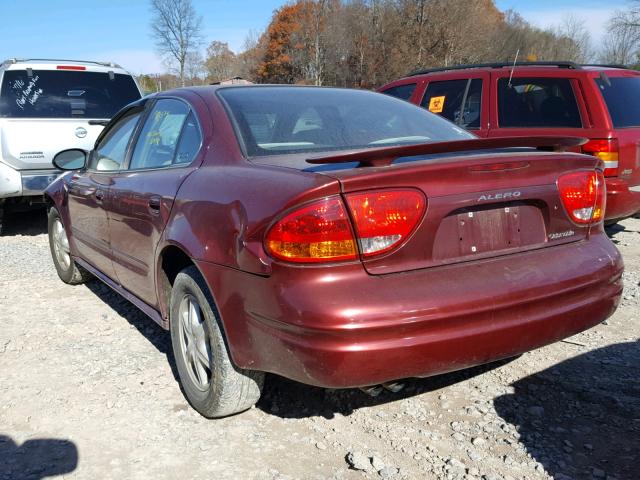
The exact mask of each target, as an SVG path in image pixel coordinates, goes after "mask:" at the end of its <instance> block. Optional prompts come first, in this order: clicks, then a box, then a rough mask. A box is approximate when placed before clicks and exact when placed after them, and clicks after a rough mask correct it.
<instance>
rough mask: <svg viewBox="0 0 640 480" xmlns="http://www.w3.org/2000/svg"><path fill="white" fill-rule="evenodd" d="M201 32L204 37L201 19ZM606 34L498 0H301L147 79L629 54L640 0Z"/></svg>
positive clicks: (369, 82)
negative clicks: (524, 12)
mask: <svg viewBox="0 0 640 480" xmlns="http://www.w3.org/2000/svg"><path fill="white" fill-rule="evenodd" d="M159 2H163V3H164V4H165V6H166V5H169V4H171V2H173V3H175V4H178V6H180V8H181V9H182V11H183V12H184V11H187V12H188V13H189V15H191V16H192V17H193V18H190V19H189V21H184V22H183V24H184V25H191V26H193V25H196V26H197V25H198V24H199V22H200V25H201V19H199V17H197V14H196V13H195V11H193V7H191V10H189V9H185V7H184V4H185V3H186V4H188V5H191V0H153V4H154V5H157V4H159ZM165 17H167V18H174V17H172V16H170V15H165ZM162 18H163V17H162V16H158V15H156V16H155V17H154V23H153V24H152V29H153V31H154V34H155V35H156V37H155V38H156V40H157V41H158V45H159V48H160V50H161V51H162V52H164V53H165V54H166V53H167V52H169V56H171V54H172V51H179V50H180V48H175V47H174V48H173V49H170V48H168V47H167V45H166V44H167V41H166V40H167V38H168V37H169V36H170V34H171V31H172V30H171V29H169V34H167V33H166V32H165V34H164V35H158V32H159V31H160V32H161V31H162V28H160V27H159V26H158V23H159V20H160V23H161V21H162ZM173 30H176V28H173ZM192 33H193V37H194V39H196V40H198V39H200V37H199V35H200V31H199V30H198V29H197V28H196V30H195V31H194V32H192ZM177 38H179V36H178V37H177ZM185 43H189V42H185V41H184V39H183V41H182V45H184V44H185ZM602 44H603V46H602V48H601V49H598V50H596V49H594V48H593V47H592V42H591V39H590V35H589V32H588V30H587V28H586V26H585V24H584V23H583V22H582V21H580V20H578V19H577V18H575V17H571V16H569V17H565V18H564V19H563V21H562V22H561V24H560V25H556V26H553V27H549V28H539V27H536V26H534V25H532V24H531V23H529V22H528V21H527V20H526V19H525V18H523V17H522V16H521V15H520V14H519V13H517V12H516V11H514V10H507V11H504V12H503V11H500V10H499V9H498V8H497V7H496V5H495V3H494V1H493V0H291V1H289V2H287V3H286V4H284V5H283V6H282V7H280V8H278V9H277V10H275V11H274V12H273V16H272V18H271V21H270V23H269V25H268V26H267V28H266V29H265V30H264V31H263V32H252V33H251V34H249V35H248V36H247V38H246V40H245V44H244V48H243V51H242V52H240V53H235V52H233V51H232V50H231V49H230V48H229V45H228V44H227V43H225V42H223V41H221V40H215V41H213V42H211V43H210V44H209V45H208V47H207V48H206V52H205V55H204V56H201V55H199V54H197V51H198V49H197V48H192V47H193V45H194V43H193V42H192V43H191V46H189V47H188V48H187V49H186V50H185V51H183V52H182V56H177V55H174V56H173V59H174V63H175V60H178V62H177V63H178V64H179V65H180V68H178V69H176V73H178V75H175V74H174V75H171V74H168V75H165V76H164V79H163V78H155V79H154V78H148V79H145V78H143V79H142V80H143V81H149V82H155V83H156V85H155V86H156V88H157V87H158V85H157V82H158V80H159V81H160V82H162V80H164V85H162V88H170V87H173V86H176V85H174V84H180V83H183V84H202V83H212V82H218V81H222V80H225V79H228V78H232V77H235V76H239V77H242V78H245V79H247V80H250V81H253V82H256V83H300V84H311V85H337V86H345V87H359V88H373V87H376V86H380V85H382V84H384V83H386V82H388V81H390V80H393V79H396V78H398V77H401V76H404V75H406V74H408V73H409V72H411V71H414V70H418V69H422V68H428V67H443V66H444V67H446V66H451V65H457V64H468V63H483V62H501V61H503V62H511V61H514V60H515V59H516V56H517V59H518V60H519V61H527V60H529V61H543V60H566V61H575V62H578V63H586V62H592V61H596V60H598V61H602V62H604V63H625V64H628V63H633V62H635V61H636V58H637V56H638V55H637V54H638V50H639V48H640V1H636V2H635V3H634V4H633V5H632V6H631V7H630V8H629V9H628V10H626V11H620V12H616V13H615V14H614V15H613V16H612V19H611V20H610V24H609V33H608V34H607V35H606V36H605V38H604V40H603V42H602ZM163 46H164V48H161V47H163ZM179 46H180V44H178V47H179ZM176 76H177V77H178V78H176ZM152 89H155V88H152Z"/></svg>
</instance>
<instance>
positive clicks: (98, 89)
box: [0, 70, 140, 118]
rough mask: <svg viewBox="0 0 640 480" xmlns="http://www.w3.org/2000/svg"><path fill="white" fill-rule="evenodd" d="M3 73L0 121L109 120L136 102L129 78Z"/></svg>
mask: <svg viewBox="0 0 640 480" xmlns="http://www.w3.org/2000/svg"><path fill="white" fill-rule="evenodd" d="M30 73H31V75H29V72H27V71H26V70H7V71H5V72H4V76H3V79H2V88H1V89H0V117H12V118H111V117H112V116H113V115H114V114H115V113H116V112H117V111H118V110H120V109H121V108H122V107H124V106H125V105H127V104H128V103H131V102H132V101H134V100H137V99H139V98H140V92H139V91H138V88H137V87H136V84H135V82H134V81H133V78H132V77H131V76H130V75H123V74H115V75H114V74H111V78H110V74H109V73H106V72H105V73H101V72H74V71H57V70H32V71H31V72H30Z"/></svg>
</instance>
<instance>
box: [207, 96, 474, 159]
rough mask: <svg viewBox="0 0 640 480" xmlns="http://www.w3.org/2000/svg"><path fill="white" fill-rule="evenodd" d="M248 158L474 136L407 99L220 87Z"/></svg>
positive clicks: (461, 138) (462, 138)
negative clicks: (406, 100)
mask: <svg viewBox="0 0 640 480" xmlns="http://www.w3.org/2000/svg"><path fill="white" fill-rule="evenodd" d="M218 95H219V96H220V97H221V98H222V100H223V102H224V103H225V105H226V107H227V111H228V114H229V115H230V117H231V118H232V119H233V123H234V125H235V126H236V127H237V128H236V131H237V135H238V139H239V140H240V143H241V145H242V146H243V147H244V149H245V153H246V154H247V156H248V157H259V156H266V155H282V154H287V153H301V152H324V151H332V150H348V149H355V148H379V147H383V146H393V145H408V144H418V143H427V142H440V141H447V140H464V139H469V138H474V136H473V135H472V134H470V133H468V132H465V131H464V130H463V129H461V128H459V127H457V126H456V125H453V124H451V123H450V122H448V121H446V120H444V119H442V118H439V117H437V116H435V115H431V114H429V113H428V112H426V111H424V110H423V109H422V108H420V107H418V106H416V105H412V104H411V103H408V102H403V101H400V100H398V99H396V98H392V97H389V96H387V95H381V94H379V93H373V92H367V91H363V90H347V89H338V88H314V87H277V86H269V87H229V88H222V89H220V90H218Z"/></svg>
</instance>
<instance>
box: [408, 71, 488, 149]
mask: <svg viewBox="0 0 640 480" xmlns="http://www.w3.org/2000/svg"><path fill="white" fill-rule="evenodd" d="M488 84H489V74H487V73H485V72H473V73H471V74H469V73H467V74H466V75H465V74H456V75H447V77H446V78H443V79H440V78H438V77H436V78H429V81H428V83H427V85H426V88H425V90H424V94H423V95H422V100H419V104H420V106H421V107H423V108H425V109H427V110H429V111H430V112H432V113H435V114H437V115H440V116H442V117H444V118H446V119H447V120H450V121H452V122H453V123H455V124H456V125H459V126H460V127H462V128H465V129H467V130H469V131H471V132H473V133H474V134H476V135H478V136H480V137H485V136H487V135H488V131H489V128H488V127H489V88H488V87H489V85H488Z"/></svg>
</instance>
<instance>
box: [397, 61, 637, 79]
mask: <svg viewBox="0 0 640 480" xmlns="http://www.w3.org/2000/svg"><path fill="white" fill-rule="evenodd" d="M505 67H558V68H568V69H571V70H580V69H581V68H582V67H603V68H627V67H625V66H624V65H605V64H598V63H588V64H579V63H575V62H568V61H567V62H565V61H539V62H516V63H513V62H494V63H472V64H469V65H453V66H450V67H438V68H427V69H424V70H416V71H415V72H411V73H410V74H409V75H407V76H408V77H413V76H416V75H425V74H427V73H436V72H447V71H449V70H467V69H470V68H505Z"/></svg>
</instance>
